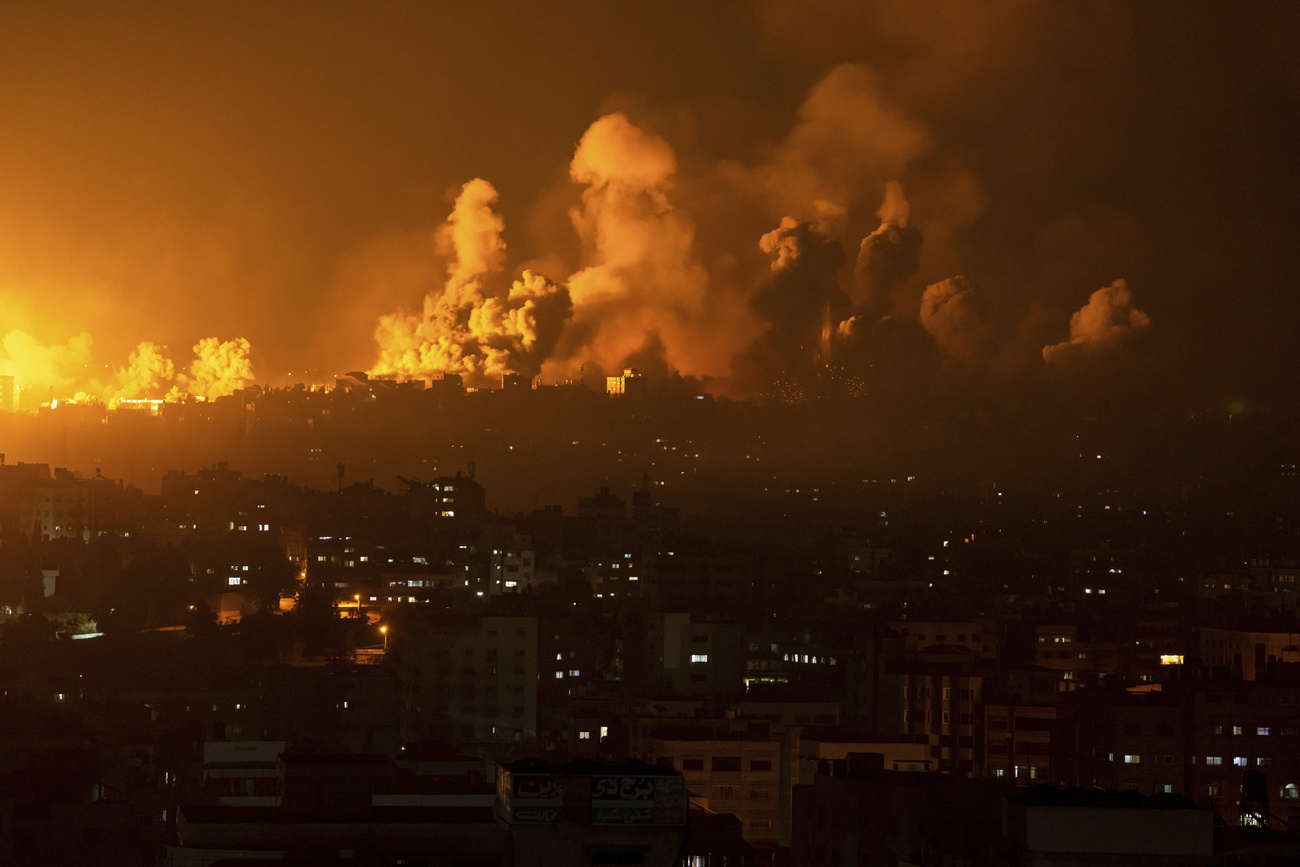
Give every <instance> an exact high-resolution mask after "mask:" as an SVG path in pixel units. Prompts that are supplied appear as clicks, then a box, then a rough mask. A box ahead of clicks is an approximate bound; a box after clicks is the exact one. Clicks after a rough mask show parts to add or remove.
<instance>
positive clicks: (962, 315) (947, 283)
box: [921, 274, 988, 358]
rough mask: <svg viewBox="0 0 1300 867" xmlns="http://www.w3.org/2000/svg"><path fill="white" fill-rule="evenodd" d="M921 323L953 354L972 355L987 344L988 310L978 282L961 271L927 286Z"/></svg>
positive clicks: (922, 300)
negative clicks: (975, 282)
mask: <svg viewBox="0 0 1300 867" xmlns="http://www.w3.org/2000/svg"><path fill="white" fill-rule="evenodd" d="M921 325H923V326H924V327H925V330H926V331H928V332H929V333H930V336H931V337H933V338H934V340H935V342H936V343H937V344H939V348H940V349H942V350H943V351H944V352H946V353H948V354H949V355H955V356H958V357H959V358H972V357H974V356H977V355H980V354H982V352H983V351H984V350H985V348H986V345H987V327H988V310H987V308H986V306H985V304H984V300H983V298H982V297H981V296H980V294H979V290H978V289H977V288H976V287H975V284H974V283H973V282H972V281H971V280H970V279H968V278H967V277H965V276H963V275H960V274H959V275H957V276H956V277H949V278H947V279H946V280H940V281H939V282H938V283H932V284H930V285H929V286H927V287H926V289H925V294H924V295H923V296H922V297H921Z"/></svg>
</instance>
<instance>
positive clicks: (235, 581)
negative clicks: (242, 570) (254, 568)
mask: <svg viewBox="0 0 1300 867" xmlns="http://www.w3.org/2000/svg"><path fill="white" fill-rule="evenodd" d="M226 583H228V584H229V585H230V586H231V587H235V586H237V585H238V584H239V583H240V581H239V576H238V575H231V576H230V580H229V581H228V582H226Z"/></svg>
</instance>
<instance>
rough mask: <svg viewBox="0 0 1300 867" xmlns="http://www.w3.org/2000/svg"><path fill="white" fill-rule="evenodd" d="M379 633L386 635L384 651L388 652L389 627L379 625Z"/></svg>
mask: <svg viewBox="0 0 1300 867" xmlns="http://www.w3.org/2000/svg"><path fill="white" fill-rule="evenodd" d="M379 633H380V634H381V635H383V636H384V653H387V652H388V627H387V626H381V627H379Z"/></svg>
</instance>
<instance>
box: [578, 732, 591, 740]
mask: <svg viewBox="0 0 1300 867" xmlns="http://www.w3.org/2000/svg"><path fill="white" fill-rule="evenodd" d="M578 740H580V741H589V740H591V732H578Z"/></svg>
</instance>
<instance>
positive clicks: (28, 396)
mask: <svg viewBox="0 0 1300 867" xmlns="http://www.w3.org/2000/svg"><path fill="white" fill-rule="evenodd" d="M93 342H94V341H93V340H92V339H91V337H90V335H89V334H87V333H86V332H84V331H83V332H82V333H81V334H78V335H77V336H75V337H73V338H71V339H69V340H68V342H67V343H64V344H55V345H53V346H46V345H45V344H43V343H41V342H40V341H39V340H37V339H36V338H35V337H33V336H32V335H30V334H28V333H27V332H26V331H21V330H17V329H15V330H13V331H10V332H9V333H8V334H6V335H5V336H4V340H3V341H0V345H3V347H4V357H2V358H0V374H2V375H4V376H12V377H13V378H14V385H15V387H17V389H18V394H19V398H18V400H19V406H20V407H28V408H35V407H36V406H39V405H40V404H41V403H43V402H45V401H46V400H48V399H49V395H50V394H51V393H54V394H59V395H61V394H65V393H70V392H71V391H72V390H73V389H74V388H75V387H76V386H77V384H78V383H81V382H83V381H84V380H85V378H86V370H87V368H88V367H89V366H90V363H91V346H92V344H93Z"/></svg>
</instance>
